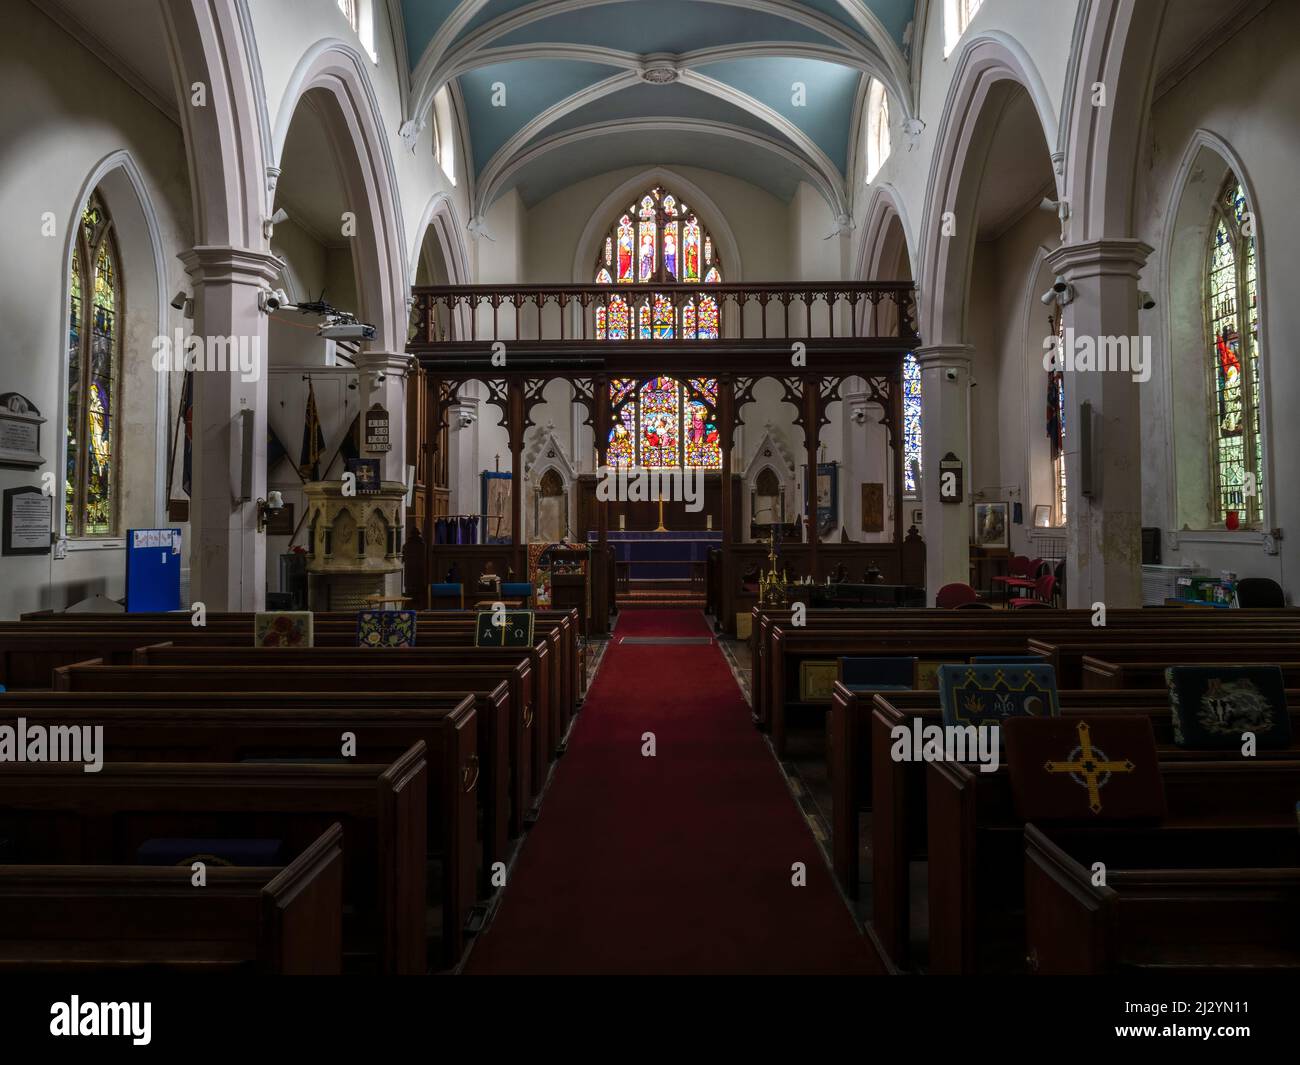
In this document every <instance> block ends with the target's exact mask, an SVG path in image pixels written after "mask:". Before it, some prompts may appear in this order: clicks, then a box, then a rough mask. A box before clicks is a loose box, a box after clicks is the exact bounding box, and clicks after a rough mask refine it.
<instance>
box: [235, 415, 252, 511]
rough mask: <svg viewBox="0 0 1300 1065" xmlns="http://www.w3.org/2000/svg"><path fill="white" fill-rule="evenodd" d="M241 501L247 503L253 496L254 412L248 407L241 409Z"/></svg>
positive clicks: (239, 430) (239, 427)
mask: <svg viewBox="0 0 1300 1065" xmlns="http://www.w3.org/2000/svg"><path fill="white" fill-rule="evenodd" d="M236 428H237V431H238V432H239V501H240V502H241V503H247V502H249V501H250V500H251V499H252V498H253V412H252V411H251V410H249V409H248V408H247V407H243V408H241V409H240V411H239V425H238V426H237V427H236Z"/></svg>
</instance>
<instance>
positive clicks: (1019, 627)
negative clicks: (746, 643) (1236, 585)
mask: <svg viewBox="0 0 1300 1065" xmlns="http://www.w3.org/2000/svg"><path fill="white" fill-rule="evenodd" d="M790 618H791V611H790V609H789V608H772V607H755V608H754V612H753V624H752V631H751V646H750V651H751V661H750V670H751V672H750V689H751V693H752V705H753V707H754V713H755V716H756V718H757V720H758V722H759V724H760V725H761V726H762V727H767V719H768V711H767V701H766V700H767V698H768V696H767V692H768V690H769V689H770V680H769V677H768V671H769V669H770V664H771V662H772V659H773V655H772V652H771V646H770V645H771V632H772V630H773V629H774V628H778V627H780V628H791V627H792V626H791V624H790ZM1156 621H1158V623H1159V626H1160V628H1161V629H1162V630H1165V631H1171V630H1173V631H1178V632H1183V631H1193V630H1194V631H1206V632H1209V633H1214V632H1222V631H1224V630H1225V629H1230V631H1233V632H1239V631H1244V630H1251V631H1252V632H1253V631H1254V630H1256V629H1258V630H1260V635H1265V636H1269V635H1273V636H1275V637H1276V635H1277V634H1280V633H1281V632H1283V631H1286V630H1294V631H1295V632H1296V633H1297V635H1298V638H1300V608H1290V607H1289V608H1286V609H1282V610H1232V611H1217V610H1216V611H1196V610H1173V609H1169V610H1161V609H1152V608H1135V609H1116V610H1111V611H1109V612H1108V613H1107V617H1106V626H1105V627H1104V628H1099V627H1094V625H1093V612H1092V611H1091V610H1078V609H1076V610H1053V611H1051V613H1050V614H1049V613H1046V612H1042V611H1035V612H1033V613H1026V612H1023V611H978V612H972V611H966V610H935V609H928V610H825V609H823V610H809V611H807V613H806V615H805V622H806V623H805V626H804V628H805V630H812V629H822V630H840V631H852V632H857V633H860V634H863V635H865V634H868V633H879V632H885V633H888V632H894V631H897V632H902V631H906V630H911V631H944V632H948V631H952V632H956V631H957V630H960V629H971V630H973V631H975V632H982V633H988V632H997V633H1013V632H1023V633H1025V634H1026V636H1031V637H1035V638H1042V637H1045V636H1047V635H1048V634H1050V633H1062V634H1069V633H1075V634H1076V635H1077V636H1078V638H1079V639H1080V640H1087V639H1089V638H1091V636H1092V635H1094V634H1097V633H1103V634H1104V633H1108V632H1120V631H1124V632H1138V633H1141V634H1143V635H1144V636H1145V635H1146V634H1149V633H1150V631H1151V628H1152V627H1153V623H1154V622H1156ZM853 653H861V652H856V651H855V652H853ZM866 653H868V654H877V653H884V652H878V651H874V650H868V651H867V652H866ZM1020 653H1024V648H1021V649H1020ZM786 672H787V675H788V674H789V673H790V666H789V665H787V666H786ZM1058 683H1059V684H1060V685H1061V686H1062V687H1079V686H1080V683H1079V681H1078V678H1077V676H1076V677H1075V678H1074V679H1073V680H1071V679H1070V678H1069V677H1066V676H1063V675H1061V674H1059V673H1058Z"/></svg>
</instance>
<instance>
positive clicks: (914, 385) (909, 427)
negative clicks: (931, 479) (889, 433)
mask: <svg viewBox="0 0 1300 1065" xmlns="http://www.w3.org/2000/svg"><path fill="white" fill-rule="evenodd" d="M920 472H921V366H920V363H918V362H917V361H916V356H915V355H913V354H912V353H911V352H910V351H909V352H908V353H907V354H906V355H904V356H903V494H904V495H911V496H915V495H916V494H917V491H918V488H919V485H918V483H917V481H918V478H917V474H919V473H920Z"/></svg>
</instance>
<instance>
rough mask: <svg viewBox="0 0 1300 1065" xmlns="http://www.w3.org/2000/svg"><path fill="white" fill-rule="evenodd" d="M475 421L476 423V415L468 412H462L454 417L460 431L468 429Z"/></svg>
mask: <svg viewBox="0 0 1300 1065" xmlns="http://www.w3.org/2000/svg"><path fill="white" fill-rule="evenodd" d="M476 421H478V417H477V415H475V413H474V412H473V411H470V410H462V411H460V412H459V414H457V416H456V424H457V427H458V428H460V429H468V428H469V427H470V426H471V425H473V424H474V423H475V422H476Z"/></svg>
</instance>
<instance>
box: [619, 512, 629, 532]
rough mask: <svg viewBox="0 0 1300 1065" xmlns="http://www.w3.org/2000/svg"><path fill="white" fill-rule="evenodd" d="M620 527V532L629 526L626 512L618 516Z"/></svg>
mask: <svg viewBox="0 0 1300 1065" xmlns="http://www.w3.org/2000/svg"><path fill="white" fill-rule="evenodd" d="M618 528H619V531H620V532H621V531H622V530H624V529H626V528H627V515H626V514H620V515H619V516H618Z"/></svg>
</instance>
